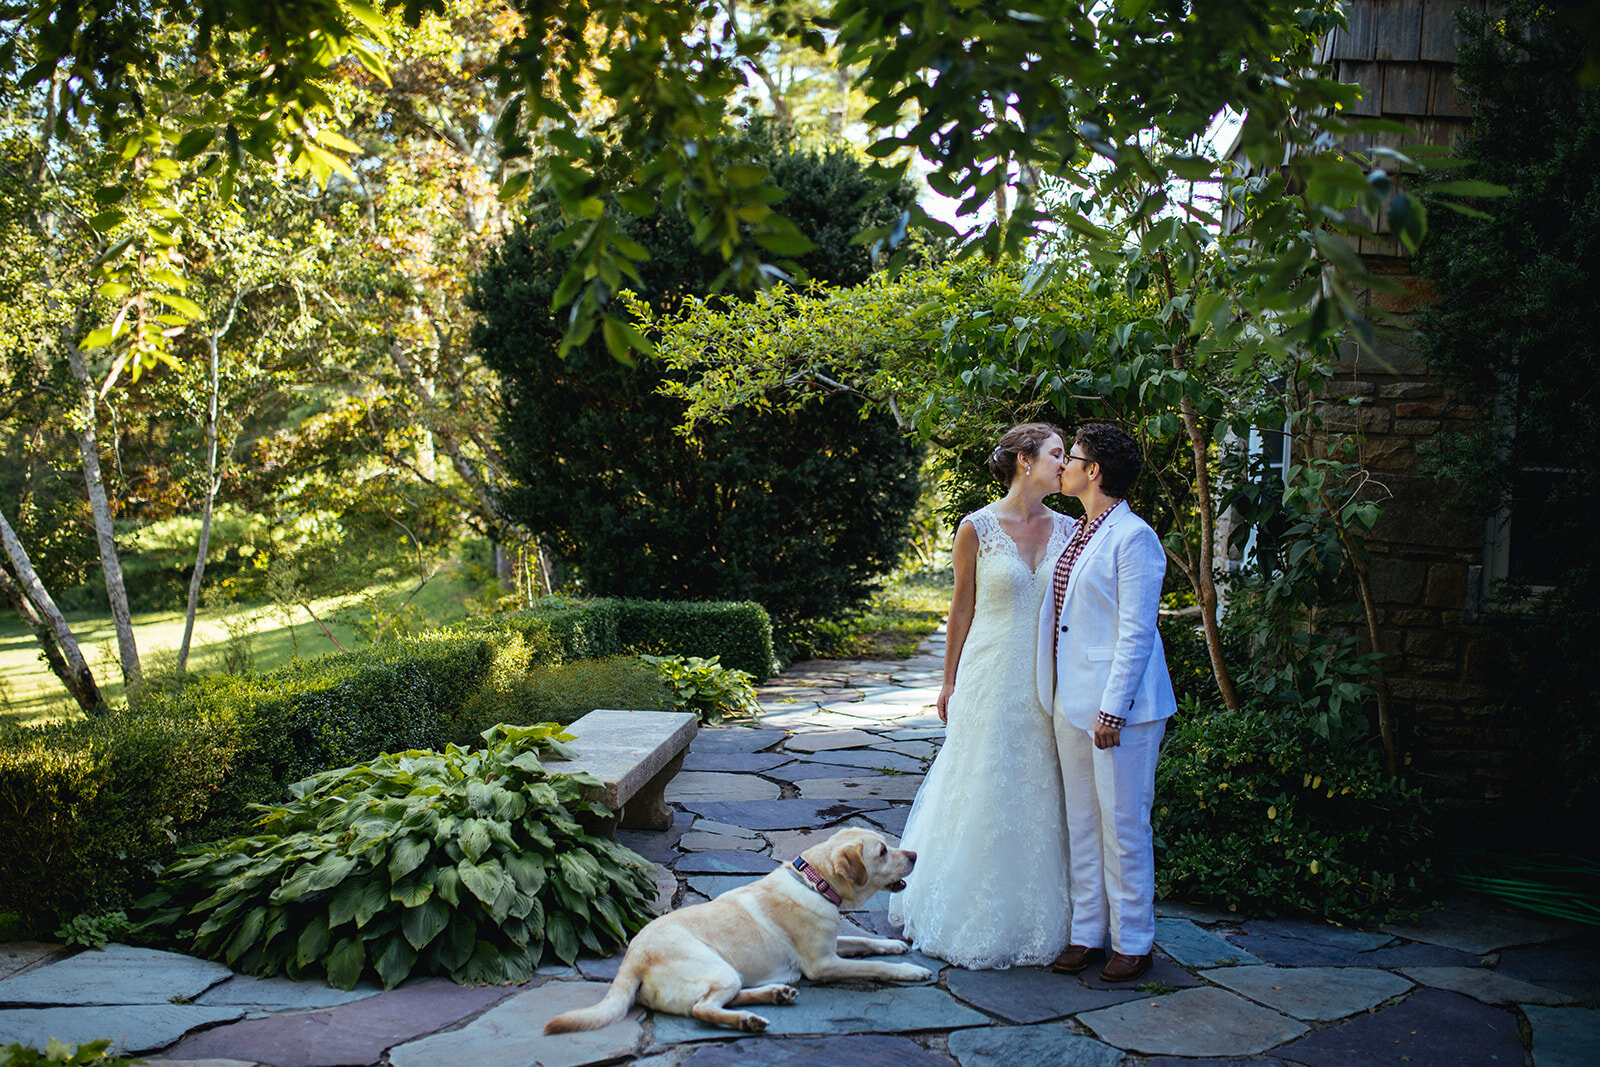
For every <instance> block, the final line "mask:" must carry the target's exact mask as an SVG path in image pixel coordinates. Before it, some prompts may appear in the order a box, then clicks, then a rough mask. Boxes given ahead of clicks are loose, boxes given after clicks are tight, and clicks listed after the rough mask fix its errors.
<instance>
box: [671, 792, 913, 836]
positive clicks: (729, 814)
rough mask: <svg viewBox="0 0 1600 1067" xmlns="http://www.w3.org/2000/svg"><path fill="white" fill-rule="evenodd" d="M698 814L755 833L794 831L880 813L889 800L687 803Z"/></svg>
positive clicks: (702, 801)
mask: <svg viewBox="0 0 1600 1067" xmlns="http://www.w3.org/2000/svg"><path fill="white" fill-rule="evenodd" d="M682 803H683V806H684V807H686V808H688V809H689V810H691V811H693V812H694V813H695V814H696V815H700V816H703V817H705V818H707V819H715V820H717V821H718V822H728V823H733V824H734V825H735V826H745V827H749V828H750V829H752V830H794V829H798V828H799V827H802V826H819V827H820V826H831V825H832V824H834V823H836V822H842V821H843V820H845V819H848V818H849V817H850V816H852V815H856V814H859V813H861V812H869V811H878V810H880V809H882V808H886V807H888V806H889V804H888V801H884V800H873V799H872V798H871V797H859V798H854V799H851V800H850V801H848V802H845V801H838V800H746V801H740V802H738V803H734V802H732V801H726V800H685V801H683V802H682Z"/></svg>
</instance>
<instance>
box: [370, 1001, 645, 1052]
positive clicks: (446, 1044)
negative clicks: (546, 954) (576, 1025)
mask: <svg viewBox="0 0 1600 1067" xmlns="http://www.w3.org/2000/svg"><path fill="white" fill-rule="evenodd" d="M605 991H606V987H605V986H604V985H599V984H596V983H591V982H551V983H550V984H548V985H544V986H541V987H539V988H538V989H530V990H528V991H527V992H524V993H518V994H517V995H515V996H513V997H510V998H508V999H506V1000H504V1001H502V1002H501V1003H499V1004H496V1005H495V1006H494V1007H492V1008H490V1009H489V1010H488V1011H486V1012H484V1013H483V1014H482V1015H480V1016H479V1017H478V1018H476V1019H474V1020H472V1021H471V1022H470V1023H468V1024H467V1025H466V1026H463V1027H461V1028H460V1029H459V1030H451V1031H448V1032H446V1033H442V1034H433V1035H431V1036H429V1037H423V1038H420V1039H418V1040H415V1041H408V1042H406V1043H405V1044H403V1045H400V1046H398V1047H397V1048H394V1049H392V1050H390V1052H389V1062H390V1064H392V1065H393V1067H439V1065H441V1064H474V1065H482V1067H524V1065H526V1067H533V1065H535V1064H537V1065H538V1067H581V1065H583V1064H590V1063H609V1062H611V1061H613V1060H616V1059H619V1058H621V1057H623V1056H627V1055H630V1054H631V1053H634V1052H636V1051H638V1049H639V1045H640V1044H641V1043H642V1041H643V1039H644V1028H643V1027H642V1026H641V1025H640V1020H641V1019H642V1018H643V1016H644V1013H643V1012H642V1011H640V1010H639V1009H637V1008H635V1009H633V1010H632V1011H630V1012H629V1013H628V1015H627V1016H626V1017H625V1018H624V1019H623V1020H622V1021H621V1022H617V1023H613V1024H611V1025H610V1026H605V1027H601V1028H600V1029H599V1030H590V1031H587V1032H580V1033H575V1034H551V1035H549V1036H546V1035H545V1033H544V1024H545V1023H547V1022H549V1021H550V1019H551V1018H552V1017H553V1016H555V1015H559V1014H560V1013H561V1012H564V1011H570V1010H572V1009H573V1008H584V1007H588V1006H589V1005H591V1004H594V1003H596V1002H597V1001H599V999H600V998H601V997H603V996H604V995H605Z"/></svg>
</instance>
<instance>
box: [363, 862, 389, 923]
mask: <svg viewBox="0 0 1600 1067" xmlns="http://www.w3.org/2000/svg"><path fill="white" fill-rule="evenodd" d="M388 906H389V890H388V889H387V888H386V887H385V886H384V884H383V878H382V877H381V876H379V875H376V874H374V875H373V876H372V877H371V878H370V879H368V880H367V883H366V885H365V886H363V887H362V889H361V898H360V899H359V900H357V901H356V916H355V918H356V926H357V927H362V926H365V925H367V923H369V922H371V921H372V917H373V916H374V915H376V914H378V913H379V912H381V911H383V910H384V909H385V908H387V907H388Z"/></svg>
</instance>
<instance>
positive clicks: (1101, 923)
mask: <svg viewBox="0 0 1600 1067" xmlns="http://www.w3.org/2000/svg"><path fill="white" fill-rule="evenodd" d="M1055 731H1056V752H1057V753H1058V754H1059V755H1060V757H1061V781H1062V785H1063V786H1065V789H1066V802H1067V838H1068V841H1069V843H1070V846H1071V858H1070V860H1069V862H1070V863H1071V866H1072V943H1073V944H1074V945H1085V946H1087V947H1089V948H1105V947H1106V942H1107V940H1109V941H1110V944H1111V948H1112V951H1114V952H1121V953H1125V954H1126V955H1129V956H1142V955H1144V954H1145V953H1146V952H1149V951H1150V948H1151V946H1152V945H1153V944H1154V943H1155V936H1156V910H1155V909H1156V903H1155V895H1156V869H1155V844H1154V841H1153V840H1152V837H1151V832H1150V808H1151V805H1152V804H1154V802H1155V792H1156V757H1157V755H1158V754H1159V752H1160V749H1161V739H1162V737H1164V736H1165V735H1166V732H1167V721H1166V720H1165V719H1158V720H1156V721H1155V722H1145V723H1139V724H1137V725H1134V726H1125V727H1123V728H1122V737H1121V740H1122V744H1120V745H1119V746H1117V747H1116V748H1106V749H1097V748H1095V747H1094V734H1092V733H1090V732H1089V731H1087V730H1082V729H1079V728H1078V727H1076V726H1073V725H1072V724H1071V723H1069V722H1067V721H1066V719H1064V718H1063V717H1061V716H1060V715H1057V716H1056V717H1055Z"/></svg>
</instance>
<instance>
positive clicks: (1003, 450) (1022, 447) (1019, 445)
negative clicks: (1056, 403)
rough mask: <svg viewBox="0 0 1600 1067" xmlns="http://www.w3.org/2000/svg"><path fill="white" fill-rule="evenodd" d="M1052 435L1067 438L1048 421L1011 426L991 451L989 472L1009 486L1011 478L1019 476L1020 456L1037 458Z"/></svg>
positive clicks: (1062, 438)
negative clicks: (1018, 464)
mask: <svg viewBox="0 0 1600 1067" xmlns="http://www.w3.org/2000/svg"><path fill="white" fill-rule="evenodd" d="M1052 435H1054V436H1056V437H1059V438H1061V440H1063V441H1065V440H1066V439H1067V435H1066V434H1064V433H1062V432H1061V430H1060V428H1059V427H1056V426H1052V425H1050V424H1049V423H1048V422H1025V423H1022V424H1021V425H1020V426H1013V427H1011V429H1009V430H1007V431H1006V432H1005V433H1003V434H1001V435H1000V443H999V444H998V445H995V447H994V451H993V452H991V453H989V473H990V474H992V475H994V476H995V479H996V480H997V481H999V482H1000V484H1001V485H1005V486H1009V485H1010V484H1011V479H1013V478H1015V477H1016V476H1017V461H1018V457H1027V458H1028V459H1037V458H1038V456H1039V450H1040V449H1041V448H1043V447H1044V443H1045V442H1046V441H1048V440H1050V438H1051V436H1052Z"/></svg>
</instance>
